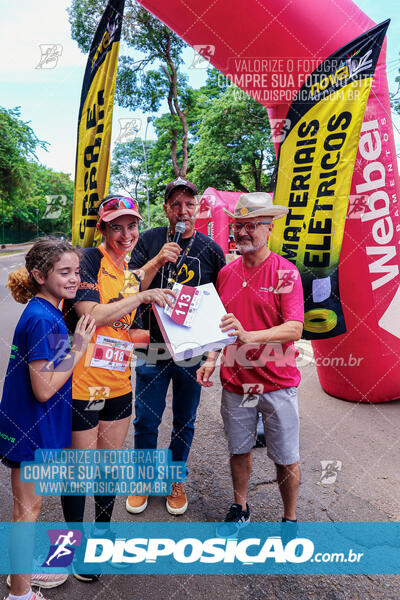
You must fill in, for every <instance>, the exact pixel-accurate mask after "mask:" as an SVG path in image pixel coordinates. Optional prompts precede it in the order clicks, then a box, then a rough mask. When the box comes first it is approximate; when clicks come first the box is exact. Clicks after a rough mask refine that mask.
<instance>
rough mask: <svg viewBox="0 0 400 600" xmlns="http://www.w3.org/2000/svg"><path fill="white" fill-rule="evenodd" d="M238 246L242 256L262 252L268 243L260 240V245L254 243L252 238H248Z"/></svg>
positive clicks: (238, 243)
mask: <svg viewBox="0 0 400 600" xmlns="http://www.w3.org/2000/svg"><path fill="white" fill-rule="evenodd" d="M236 245H237V249H238V250H239V252H240V253H241V254H247V253H254V252H258V250H261V248H263V247H264V246H265V245H266V242H265V241H264V240H260V241H259V242H258V243H254V242H253V241H252V240H251V239H250V238H247V239H246V240H243V241H242V242H240V241H238V242H237V243H236Z"/></svg>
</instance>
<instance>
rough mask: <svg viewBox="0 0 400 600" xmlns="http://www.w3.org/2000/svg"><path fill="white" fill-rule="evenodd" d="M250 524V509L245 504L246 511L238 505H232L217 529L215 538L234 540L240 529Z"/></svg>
mask: <svg viewBox="0 0 400 600" xmlns="http://www.w3.org/2000/svg"><path fill="white" fill-rule="evenodd" d="M249 523H250V508H249V505H248V504H247V503H246V510H243V509H242V506H241V505H240V504H232V506H231V507H230V509H229V510H228V514H227V515H226V517H225V519H224V522H223V523H222V525H219V526H218V527H217V531H216V533H217V536H218V537H221V538H234V537H236V536H237V534H238V532H239V531H240V529H242V528H243V527H246V525H248V524H249Z"/></svg>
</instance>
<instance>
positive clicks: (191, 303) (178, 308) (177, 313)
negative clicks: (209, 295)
mask: <svg viewBox="0 0 400 600" xmlns="http://www.w3.org/2000/svg"><path fill="white" fill-rule="evenodd" d="M172 291H173V292H174V293H175V294H176V298H175V299H173V300H172V302H173V304H174V307H173V308H171V307H170V306H168V305H167V306H166V307H165V308H164V312H165V313H166V314H167V315H168V316H169V317H171V319H172V320H173V321H175V323H177V324H178V325H184V326H185V327H191V325H192V323H193V318H194V316H195V313H196V311H197V309H198V308H199V304H200V300H201V297H202V295H203V292H201V291H200V290H198V289H197V288H195V287H191V286H190V285H183V284H181V283H174V287H173V288H172Z"/></svg>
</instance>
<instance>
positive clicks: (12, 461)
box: [0, 455, 34, 469]
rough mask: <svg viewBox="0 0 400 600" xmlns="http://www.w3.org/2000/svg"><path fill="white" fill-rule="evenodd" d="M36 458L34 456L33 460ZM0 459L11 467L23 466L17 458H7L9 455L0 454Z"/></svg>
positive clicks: (6, 465)
mask: <svg viewBox="0 0 400 600" xmlns="http://www.w3.org/2000/svg"><path fill="white" fill-rule="evenodd" d="M33 460H34V459H33V458H32V461H33ZM0 461H1V462H2V463H3V465H4V466H5V467H8V468H9V469H20V468H21V463H20V462H17V461H16V460H11V458H7V456H3V455H0Z"/></svg>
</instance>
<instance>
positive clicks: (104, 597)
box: [0, 255, 400, 600]
mask: <svg viewBox="0 0 400 600" xmlns="http://www.w3.org/2000/svg"><path fill="white" fill-rule="evenodd" d="M22 262H23V257H22V255H21V256H18V255H11V256H3V257H1V258H0V306H1V310H0V341H1V345H0V370H1V380H3V378H4V374H5V370H6V366H7V362H8V357H9V349H10V342H11V339H12V334H13V330H14V327H15V324H16V321H17V319H18V316H19V315H20V313H21V312H22V310H23V306H22V305H18V304H17V303H15V302H14V301H13V300H12V299H11V297H10V295H9V293H8V291H7V290H6V289H5V287H4V285H5V283H6V280H7V275H8V272H9V271H10V270H11V269H12V268H15V266H16V265H19V264H22ZM303 346H304V349H305V350H304V357H303V359H302V360H301V363H300V364H302V365H303V366H301V367H300V368H301V372H302V383H301V386H300V390H299V400H300V414H301V427H302V429H301V456H302V459H301V470H302V484H301V486H300V494H299V502H298V518H299V520H302V521H329V520H331V521H399V520H400V474H399V445H400V437H399V421H400V418H399V414H400V402H398V401H397V402H392V403H387V404H385V405H382V404H381V405H371V406H366V405H361V404H353V403H347V402H343V401H340V400H337V399H335V398H332V397H330V396H327V395H326V394H325V393H324V392H323V391H322V390H321V387H320V385H319V383H318V379H317V375H316V370H315V367H314V365H313V362H312V356H311V347H310V346H309V345H308V344H303ZM214 380H215V385H214V387H213V388H210V389H208V390H204V391H203V395H202V401H201V405H200V409H199V413H198V420H197V428H196V435H195V440H194V443H193V446H192V451H191V455H190V458H189V463H188V466H189V471H190V473H189V477H188V481H187V484H186V486H185V487H186V490H187V493H188V497H189V508H188V511H187V512H186V514H185V515H183V516H182V517H178V518H179V519H181V520H184V521H220V520H222V519H223V518H224V516H225V513H226V511H227V509H228V507H229V505H230V504H231V502H232V501H233V500H232V487H231V481H230V474H229V467H228V451H227V445H226V441H225V437H224V433H223V428H222V424H221V418H220V416H219V398H220V385H219V383H218V377H217V376H215V377H214ZM170 423H171V411H170V402H169V406H168V408H167V410H166V413H165V415H164V421H163V425H162V428H161V431H160V438H159V440H160V443H159V446H160V447H167V446H168V435H169V427H170ZM132 436H133V432H132V429H131V430H130V431H129V434H128V439H127V446H128V447H132V441H133V437H132ZM332 460H336V461H340V462H341V470H340V471H338V473H337V478H336V481H335V482H334V483H332V484H321V481H320V479H321V475H322V471H321V461H332ZM337 464H338V463H337ZM274 478H275V474H274V468H273V465H272V464H271V462H270V461H269V459H268V458H267V456H266V452H265V450H264V449H256V450H255V451H254V465H253V474H252V477H251V482H250V492H249V504H250V506H251V510H252V519H253V520H255V521H279V520H280V517H281V502H280V497H279V493H278V489H277V485H276V482H274ZM124 504H125V498H118V499H117V502H116V507H115V511H114V516H113V518H114V520H115V521H129V520H133V519H137V520H138V521H157V522H160V533H161V534H162V523H163V522H166V521H170V522H174V521H175V520H176V519H177V517H172V516H171V515H169V514H168V513H167V512H166V510H165V501H164V499H163V498H160V497H153V498H152V499H151V501H150V503H149V507H148V508H147V510H146V511H145V512H144V513H143V514H141V515H138V516H137V517H133V516H132V515H129V514H128V513H127V512H126V511H125V508H124ZM11 506H12V498H11V495H10V487H9V472H8V470H7V469H6V468H4V467H0V518H1V520H2V521H9V520H10V514H11ZM86 518H87V520H91V519H92V518H93V501H92V499H89V500H88V502H87V514H86ZM41 520H43V521H61V520H62V512H61V508H60V504H59V499H58V498H56V497H54V498H53V497H50V498H49V497H46V498H44V502H43V510H42V515H41ZM1 581H2V584H3V589H4V594H6V585H5V578H4V577H2V578H1ZM45 596H46V598H49V599H53V600H70V598H71V597H82V598H90V599H93V600H110V599H111V600H159V599H160V598H162V599H168V600H181V599H182V600H183V599H188V600H189V599H190V600H203V599H204V600H209V599H212V600H214V599H215V598H219V599H221V600H228V599H229V600H236V599H237V600H261V599H263V600H264V599H268V600H269V599H271V600H309V599H312V600H358V599H360V600H369V599H371V600H372V599H373V600H381V599H385V600H399V598H400V576H395V575H387V576H378V575H358V576H355V575H331V576H326V575H324V576H319V575H312V576H299V575H274V576H267V575H266V576H264V575H258V576H246V575H236V576H234V575H229V576H228V575H210V576H207V575H168V576H167V575H166V576H164V575H152V576H148V575H107V576H103V577H102V578H101V580H100V581H99V582H98V583H95V584H84V583H80V582H78V581H76V580H75V579H74V578H73V577H70V578H69V579H68V581H67V583H66V584H64V585H63V586H62V587H60V588H57V589H54V590H49V591H48V592H47V593H45Z"/></svg>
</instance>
